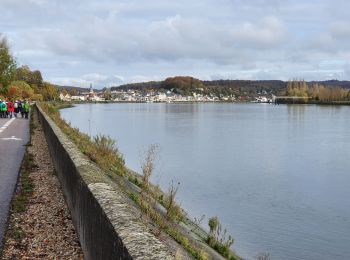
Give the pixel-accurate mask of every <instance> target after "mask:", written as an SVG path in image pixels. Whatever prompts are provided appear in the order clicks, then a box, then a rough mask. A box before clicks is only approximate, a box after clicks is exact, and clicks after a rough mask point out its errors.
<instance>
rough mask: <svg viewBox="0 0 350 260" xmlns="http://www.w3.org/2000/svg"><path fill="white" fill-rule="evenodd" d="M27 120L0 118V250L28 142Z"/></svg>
mask: <svg viewBox="0 0 350 260" xmlns="http://www.w3.org/2000/svg"><path fill="white" fill-rule="evenodd" d="M28 125H29V120H26V119H23V118H21V117H19V118H12V119H10V118H0V248H1V247H2V242H3V236H4V232H5V226H6V221H7V216H8V213H9V208H10V203H11V198H12V194H13V192H14V189H15V186H16V182H17V177H18V172H19V168H20V165H21V162H22V159H23V155H24V152H25V144H27V142H28V141H29V126H28Z"/></svg>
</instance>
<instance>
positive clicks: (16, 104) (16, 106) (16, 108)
mask: <svg viewBox="0 0 350 260" xmlns="http://www.w3.org/2000/svg"><path fill="white" fill-rule="evenodd" d="M14 107H15V117H17V114H18V100H16V101H15V104H14Z"/></svg>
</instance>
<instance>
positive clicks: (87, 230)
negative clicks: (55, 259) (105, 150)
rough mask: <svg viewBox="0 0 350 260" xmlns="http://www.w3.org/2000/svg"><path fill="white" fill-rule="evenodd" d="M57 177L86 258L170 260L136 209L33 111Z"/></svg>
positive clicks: (107, 179)
mask: <svg viewBox="0 0 350 260" xmlns="http://www.w3.org/2000/svg"><path fill="white" fill-rule="evenodd" d="M37 109H38V115H39V120H40V122H41V124H42V126H43V130H44V133H45V136H46V139H47V143H48V145H49V150H50V153H51V157H52V160H53V164H54V167H55V170H56V172H57V176H58V178H59V179H60V182H61V185H62V190H63V193H64V196H65V199H66V202H67V204H68V207H69V209H70V212H71V215H72V219H73V224H74V226H75V228H76V231H77V233H78V236H79V239H80V243H81V246H82V250H83V252H84V256H85V258H86V259H173V258H174V257H173V256H172V254H171V253H170V251H169V250H168V248H167V247H166V246H165V245H163V244H162V243H161V242H160V241H159V240H157V239H156V238H155V237H154V235H152V234H151V233H150V232H149V231H148V230H147V229H146V228H145V226H144V225H143V224H142V223H140V221H139V218H138V216H139V215H140V213H139V212H138V209H137V208H136V207H134V206H133V204H132V203H131V201H130V200H129V198H128V197H127V196H126V195H124V193H123V191H122V190H121V188H120V187H118V186H117V185H116V184H115V183H113V182H112V181H111V180H110V179H109V178H108V177H107V176H106V175H105V174H104V173H103V172H102V171H101V169H99V168H98V167H97V166H96V165H95V164H94V163H92V162H91V161H90V160H89V159H88V158H87V157H86V156H84V155H83V154H82V153H81V152H80V151H79V150H78V148H77V147H76V146H75V145H74V144H73V143H72V142H71V141H70V140H69V139H68V137H67V136H66V135H65V134H63V133H62V131H61V130H60V129H59V128H58V127H57V126H56V125H55V124H54V123H53V122H52V120H51V119H50V118H49V117H48V116H47V115H46V114H45V113H44V112H43V111H42V109H41V108H40V107H37Z"/></svg>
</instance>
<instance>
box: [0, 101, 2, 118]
mask: <svg viewBox="0 0 350 260" xmlns="http://www.w3.org/2000/svg"><path fill="white" fill-rule="evenodd" d="M0 118H2V100H1V99H0Z"/></svg>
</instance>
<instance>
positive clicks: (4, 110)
mask: <svg viewBox="0 0 350 260" xmlns="http://www.w3.org/2000/svg"><path fill="white" fill-rule="evenodd" d="M0 109H1V117H3V118H5V117H7V104H6V102H5V100H4V101H3V102H2V103H1V107H0Z"/></svg>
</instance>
